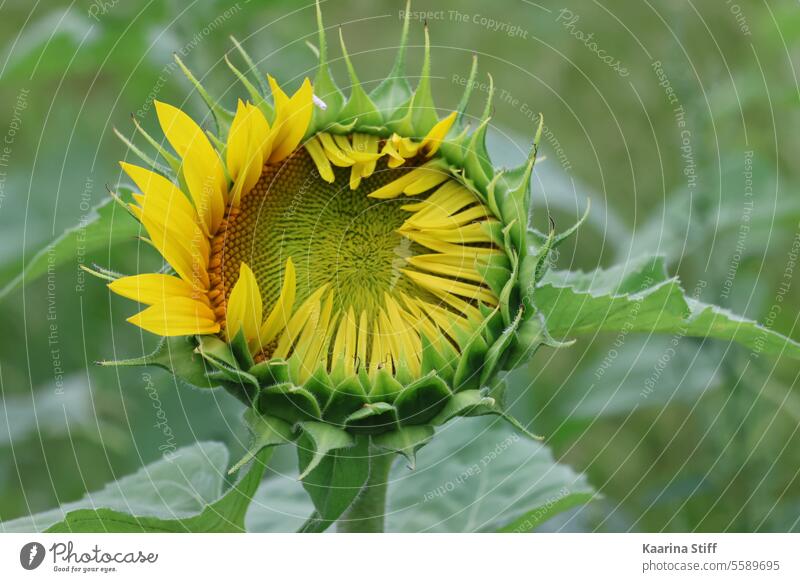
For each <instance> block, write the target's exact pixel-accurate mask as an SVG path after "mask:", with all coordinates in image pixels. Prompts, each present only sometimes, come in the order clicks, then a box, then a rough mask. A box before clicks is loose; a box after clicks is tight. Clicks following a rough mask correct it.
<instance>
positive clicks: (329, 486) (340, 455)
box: [297, 436, 369, 532]
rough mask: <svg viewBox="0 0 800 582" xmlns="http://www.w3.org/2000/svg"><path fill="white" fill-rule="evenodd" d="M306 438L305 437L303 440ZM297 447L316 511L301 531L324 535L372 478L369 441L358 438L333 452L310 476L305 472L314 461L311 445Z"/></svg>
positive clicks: (300, 466)
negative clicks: (370, 477)
mask: <svg viewBox="0 0 800 582" xmlns="http://www.w3.org/2000/svg"><path fill="white" fill-rule="evenodd" d="M301 438H304V437H301ZM308 440H309V439H308V438H305V441H306V442H305V443H304V446H298V447H297V457H298V465H299V468H300V472H301V473H307V474H306V475H305V478H304V479H303V480H302V483H303V488H304V489H305V490H306V492H308V495H309V496H310V497H311V501H312V502H313V503H314V507H315V508H316V511H315V513H314V515H313V516H312V517H311V518H310V519H309V520H308V521H307V522H306V523H305V525H303V527H302V529H301V530H300V531H303V532H323V531H325V530H326V529H327V528H328V527H330V526H331V524H333V522H335V521H336V520H337V519H339V517H341V515H342V514H343V513H344V512H345V511H346V510H347V508H348V507H350V505H352V503H353V501H354V500H355V498H356V497H357V496H358V494H359V493H360V492H361V490H362V488H363V487H364V484H365V483H366V482H367V478H368V477H369V438H368V437H365V436H360V437H356V439H355V444H354V445H353V446H352V447H350V448H346V449H336V450H332V451H331V452H330V453H328V454H327V455H325V456H324V457H323V458H322V460H320V461H319V463H318V464H317V466H316V467H315V468H314V469H313V470H312V471H310V472H307V471H306V470H305V469H306V467H307V466H308V464H309V463H310V462H311V460H312V458H313V452H312V449H311V445H310V443H309V442H307V441H308Z"/></svg>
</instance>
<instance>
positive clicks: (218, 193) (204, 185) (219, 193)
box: [155, 101, 228, 234]
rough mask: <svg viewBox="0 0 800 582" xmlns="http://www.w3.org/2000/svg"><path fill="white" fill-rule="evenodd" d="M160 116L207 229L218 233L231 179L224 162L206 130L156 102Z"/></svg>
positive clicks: (181, 114)
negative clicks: (180, 160)
mask: <svg viewBox="0 0 800 582" xmlns="http://www.w3.org/2000/svg"><path fill="white" fill-rule="evenodd" d="M155 105H156V113H157V115H158V121H159V123H160V124H161V129H162V130H163V131H164V135H166V136H167V140H169V143H170V144H172V147H173V148H174V149H175V151H176V152H177V153H178V155H179V156H180V157H181V158H182V160H183V166H182V168H183V177H184V179H185V180H186V185H187V187H188V188H189V194H191V196H192V200H193V201H194V206H195V208H196V209H197V213H198V215H200V217H201V218H202V222H203V224H204V225H205V228H206V230H207V231H208V232H209V233H210V234H214V233H216V231H217V228H219V224H220V222H222V218H223V213H224V212H225V201H226V197H227V193H228V192H227V187H228V184H227V179H226V178H225V170H224V168H223V167H222V162H221V161H220V159H219V156H218V155H217V152H216V150H214V148H213V146H212V145H211V142H209V141H208V138H207V137H206V135H205V133H203V130H202V128H201V127H200V126H199V125H197V124H196V123H195V122H194V121H193V120H192V118H191V117H189V116H188V115H186V114H185V113H184V112H183V111H181V110H180V109H178V108H177V107H173V106H172V105H168V104H166V103H162V102H161V101H156V102H155Z"/></svg>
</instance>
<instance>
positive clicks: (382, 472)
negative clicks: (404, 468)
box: [336, 452, 394, 533]
mask: <svg viewBox="0 0 800 582" xmlns="http://www.w3.org/2000/svg"><path fill="white" fill-rule="evenodd" d="M392 461H394V454H393V453H391V454H389V453H374V452H373V455H372V456H371V457H370V460H369V478H368V479H367V483H366V484H365V485H364V488H363V489H362V490H361V492H360V493H359V494H358V497H356V499H355V501H353V504H352V505H351V506H350V508H349V509H348V510H347V511H346V512H345V513H344V515H342V517H341V518H339V521H338V522H337V523H336V530H337V531H339V532H343V533H380V532H383V527H384V517H385V515H386V490H387V488H388V486H389V471H390V469H391V468H392Z"/></svg>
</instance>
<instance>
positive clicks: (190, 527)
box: [0, 443, 270, 532]
mask: <svg viewBox="0 0 800 582" xmlns="http://www.w3.org/2000/svg"><path fill="white" fill-rule="evenodd" d="M269 451H270V449H268V450H267V451H265V452H264V453H263V454H262V455H260V456H259V457H258V459H257V460H256V462H254V463H253V466H252V467H251V469H250V471H249V472H248V473H247V475H246V476H245V477H244V478H243V479H242V480H241V481H239V483H238V484H237V485H236V486H235V487H232V488H230V489H228V490H227V491H223V487H224V475H225V472H226V469H227V465H228V451H227V449H226V448H225V446H224V445H222V444H221V443H195V444H193V445H191V446H188V447H182V448H180V449H178V450H177V451H175V453H174V454H172V455H170V456H169V457H168V458H163V459H160V460H158V461H155V462H153V463H151V464H149V465H147V466H145V467H143V468H141V469H139V471H137V472H136V473H134V474H133V475H129V476H126V477H122V478H121V479H119V480H117V481H115V482H113V483H110V484H108V485H106V487H104V488H103V489H101V490H100V491H97V492H94V493H88V494H87V495H86V496H85V497H84V498H83V499H81V500H80V501H76V502H73V503H66V504H63V505H62V506H60V507H58V508H56V509H53V510H50V511H46V512H44V513H39V514H36V515H32V516H30V517H25V518H21V519H17V520H13V521H10V522H5V523H2V524H0V531H4V532H13V531H16V532H30V531H44V530H46V529H52V530H53V531H71V532H75V531H174V532H184V531H238V530H241V529H242V528H243V524H244V513H245V511H246V509H247V505H248V504H249V499H250V498H252V496H253V495H254V493H255V491H256V488H257V487H258V483H259V482H260V480H261V475H262V473H263V470H264V466H265V463H266V461H267V458H268V456H269V454H270V452H269Z"/></svg>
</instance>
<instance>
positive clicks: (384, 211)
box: [210, 148, 502, 375]
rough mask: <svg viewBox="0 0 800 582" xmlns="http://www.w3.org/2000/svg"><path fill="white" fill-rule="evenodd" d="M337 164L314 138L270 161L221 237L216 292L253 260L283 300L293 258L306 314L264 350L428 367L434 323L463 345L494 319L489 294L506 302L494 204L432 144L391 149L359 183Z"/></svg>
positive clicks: (446, 338)
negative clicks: (315, 151)
mask: <svg viewBox="0 0 800 582" xmlns="http://www.w3.org/2000/svg"><path fill="white" fill-rule="evenodd" d="M332 171H333V175H332V182H331V181H326V180H325V179H323V176H322V175H320V172H319V171H318V165H317V164H316V163H315V160H314V159H312V156H311V155H309V153H308V152H307V150H306V149H304V148H300V149H298V150H297V151H295V152H294V153H293V154H292V155H291V156H290V157H289V158H287V159H285V160H284V161H283V162H281V163H280V164H278V165H270V164H267V165H265V166H264V171H263V173H262V175H261V177H260V179H259V181H258V182H257V184H256V185H255V186H254V188H253V189H252V190H251V191H250V192H248V193H246V194H245V195H244V196H243V197H242V199H241V202H240V205H239V206H238V207H236V208H233V209H231V210H230V211H229V214H228V216H227V218H226V220H225V222H224V223H223V225H222V228H221V229H220V230H219V232H218V234H217V235H216V237H215V238H214V240H213V242H212V255H213V256H212V259H211V262H210V279H211V283H212V286H214V287H215V291H213V292H212V294H214V295H215V297H217V301H219V302H222V301H225V300H227V298H228V297H229V296H230V293H231V291H232V289H233V287H234V284H235V283H236V281H237V278H238V277H239V272H240V271H239V269H240V264H241V263H242V262H244V263H246V264H247V265H248V266H249V267H250V269H251V270H252V272H253V274H254V275H255V278H256V282H257V284H258V287H259V291H260V293H261V297H262V300H263V303H264V307H265V313H266V312H268V311H269V310H270V309H271V308H272V306H275V305H276V304H278V303H279V302H280V301H281V297H282V293H283V292H284V288H283V286H284V283H285V281H284V278H285V269H286V265H287V260H288V259H291V262H292V264H293V265H294V269H295V270H296V285H295V297H294V312H295V313H296V315H294V316H293V318H292V319H291V320H289V319H287V320H286V322H285V324H286V325H285V331H284V332H283V334H282V335H281V336H279V337H277V338H276V340H275V342H274V343H272V344H271V345H268V346H263V348H262V356H263V357H284V358H285V357H290V356H291V355H292V354H294V355H297V357H298V358H299V359H300V360H302V361H305V362H307V369H306V370H305V373H306V374H308V373H310V372H311V371H313V368H314V367H316V365H317V364H318V363H319V362H320V361H322V362H324V363H325V364H326V367H327V368H329V369H331V368H333V367H335V366H336V362H337V358H339V359H341V358H344V359H346V360H347V361H346V363H345V365H346V366H347V367H348V369H349V370H350V371H357V369H359V368H360V367H361V366H366V368H367V369H368V370H369V371H375V370H377V369H380V368H381V367H384V366H390V369H391V370H392V371H393V372H395V373H396V372H397V370H398V367H399V366H400V365H404V366H408V368H409V369H410V371H411V373H412V375H416V374H417V373H419V369H420V362H421V350H422V345H423V342H422V336H423V334H424V335H425V336H426V337H427V338H428V339H429V341H432V342H438V343H439V344H440V347H441V348H442V349H444V350H445V351H451V348H452V350H454V351H455V353H457V352H459V351H460V347H461V348H463V346H460V344H461V343H463V341H464V338H465V337H466V336H468V335H469V334H470V333H472V331H474V330H475V329H476V327H477V326H478V325H479V323H480V321H481V320H482V316H481V314H480V310H479V304H480V303H482V304H485V305H489V306H494V305H496V303H497V301H496V297H495V295H494V294H493V293H492V291H491V290H490V289H489V288H488V286H487V285H486V283H485V282H484V279H483V275H482V274H481V273H482V270H481V265H482V264H485V262H486V259H487V257H492V256H496V255H498V254H502V251H500V250H499V249H497V247H496V246H495V245H494V244H493V242H492V238H491V236H490V229H487V228H485V227H486V226H487V225H491V224H492V223H495V224H496V221H495V220H494V219H493V218H492V217H491V216H490V213H489V211H488V210H487V208H486V207H485V206H483V205H482V204H481V203H480V201H479V200H478V199H477V198H476V197H475V196H474V194H473V193H471V192H470V191H469V190H468V189H467V188H466V187H465V186H463V185H462V184H460V183H458V182H457V181H456V180H455V179H454V178H453V177H452V176H451V175H449V174H447V173H446V171H445V170H444V169H443V167H442V166H437V165H436V164H435V163H433V162H431V161H430V160H427V159H425V158H422V157H421V156H420V157H419V158H412V159H409V160H407V161H406V163H405V164H404V165H402V166H401V167H399V168H390V167H388V165H387V162H386V160H379V161H378V162H377V166H375V167H374V170H373V171H371V172H370V173H369V175H367V176H364V177H363V179H361V180H359V181H358V182H357V183H355V184H354V183H353V182H352V180H350V179H349V178H348V177H349V176H350V174H351V171H352V170H351V168H348V167H334V168H333V169H332ZM328 178H329V179H330V178H331V176H330V175H329V176H328ZM354 186H355V187H354ZM222 309H223V311H224V307H222ZM442 342H444V343H445V344H447V345H446V346H445V345H443V344H442ZM325 346H328V347H327V348H326V347H325ZM447 346H449V347H447ZM337 352H344V354H339V353H337Z"/></svg>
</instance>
